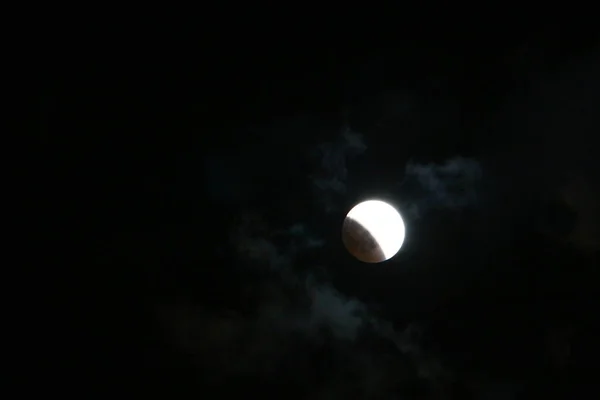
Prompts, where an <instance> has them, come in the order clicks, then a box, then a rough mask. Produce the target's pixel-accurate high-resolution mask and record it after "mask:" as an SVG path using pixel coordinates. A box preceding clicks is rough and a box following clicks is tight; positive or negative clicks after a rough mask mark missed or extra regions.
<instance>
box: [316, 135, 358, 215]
mask: <svg viewBox="0 0 600 400" xmlns="http://www.w3.org/2000/svg"><path fill="white" fill-rule="evenodd" d="M366 149H367V146H366V144H365V142H364V140H363V137H362V135H361V134H360V133H358V132H355V131H353V130H351V129H350V128H348V127H345V128H344V129H343V130H342V132H341V134H340V135H339V136H338V137H337V138H335V139H334V140H333V141H330V142H326V143H322V144H320V145H319V146H317V148H316V149H315V150H314V151H313V152H311V158H313V159H314V160H316V169H315V171H314V173H313V174H312V175H311V180H312V184H313V187H314V189H315V192H316V194H317V196H318V199H319V201H320V202H321V203H322V204H323V205H324V206H325V209H326V211H332V210H333V209H334V208H335V206H334V203H335V199H336V197H337V196H339V195H342V194H344V193H346V183H347V179H348V168H347V161H348V160H349V159H351V158H352V157H356V156H358V155H360V154H362V153H364V152H365V151H366Z"/></svg>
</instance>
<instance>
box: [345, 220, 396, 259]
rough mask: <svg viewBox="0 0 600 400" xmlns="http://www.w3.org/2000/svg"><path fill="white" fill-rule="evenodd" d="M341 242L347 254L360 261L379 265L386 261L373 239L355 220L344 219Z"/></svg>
mask: <svg viewBox="0 0 600 400" xmlns="http://www.w3.org/2000/svg"><path fill="white" fill-rule="evenodd" d="M342 241H343V243H344V246H346V249H347V250H348V252H349V253H350V254H352V255H353V256H354V257H356V258H357V259H358V260H360V261H363V262H367V263H379V262H382V261H385V260H386V257H385V254H384V253H383V250H382V249H381V247H380V246H379V243H377V240H375V237H374V236H373V235H371V233H370V232H369V231H368V230H367V229H366V228H365V227H364V226H363V225H361V224H360V223H359V222H358V221H356V220H355V219H352V218H349V217H346V219H345V220H344V225H343V226H342Z"/></svg>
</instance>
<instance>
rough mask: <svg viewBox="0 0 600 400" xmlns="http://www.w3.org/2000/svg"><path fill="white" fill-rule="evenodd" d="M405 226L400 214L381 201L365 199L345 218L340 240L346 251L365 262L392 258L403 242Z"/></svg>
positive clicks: (377, 261)
mask: <svg viewBox="0 0 600 400" xmlns="http://www.w3.org/2000/svg"><path fill="white" fill-rule="evenodd" d="M404 235H405V227H404V221H403V220H402V217H401V216H400V213H399V212H398V211H397V210H396V209H395V208H394V207H392V206H391V205H389V204H388V203H386V202H383V201H380V200H367V201H364V202H362V203H359V204H357V205H356V206H354V207H353V208H352V209H351V210H350V211H349V212H348V214H347V215H346V218H345V219H344V224H343V227H342V241H343V243H344V246H345V247H346V250H348V252H349V253H350V254H351V255H352V256H354V257H355V258H357V259H358V260H360V261H362V262H366V263H371V264H375V263H380V262H383V261H386V260H389V259H390V258H392V257H394V256H395V255H396V253H398V251H399V250H400V248H401V247H402V244H403V243H404Z"/></svg>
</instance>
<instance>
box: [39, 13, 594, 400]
mask: <svg viewBox="0 0 600 400" xmlns="http://www.w3.org/2000/svg"><path fill="white" fill-rule="evenodd" d="M265 18H266V17H265ZM409 19H410V18H408V17H404V20H403V22H402V21H401V23H400V22H399V23H397V24H393V23H390V22H389V21H387V22H386V21H384V20H381V21H379V22H378V23H376V21H375V22H374V21H370V22H364V23H363V24H358V23H356V24H355V23H350V22H349V21H345V20H344V18H342V17H339V19H338V20H337V22H335V23H334V22H327V19H326V18H324V21H323V22H322V23H318V24H317V23H314V24H309V23H308V22H307V21H305V23H304V24H300V25H302V26H303V27H302V28H300V27H299V26H300V25H299V26H298V27H297V26H296V25H293V24H291V23H289V24H288V23H287V22H286V23H279V24H277V25H278V26H275V24H270V23H267V22H260V21H257V20H252V21H250V20H251V18H249V21H248V22H247V23H246V24H245V25H244V24H235V27H236V29H233V28H231V29H224V30H223V31H222V32H221V33H216V32H212V31H210V32H209V29H208V28H206V29H205V28H204V25H205V23H198V24H197V25H188V23H187V22H181V23H176V22H174V21H171V22H170V23H168V24H166V23H165V25H164V27H165V31H164V32H163V31H161V29H160V26H158V25H160V24H158V25H157V24H154V23H150V22H145V23H143V24H141V25H144V26H146V25H147V28H148V29H145V28H142V27H141V26H140V28H139V29H130V27H126V24H123V26H122V27H120V28H117V27H111V28H110V29H109V28H106V29H107V31H102V30H98V31H96V32H95V33H94V34H93V35H90V36H89V37H87V38H86V39H85V45H78V46H75V47H74V49H76V51H75V50H74V51H73V52H71V51H69V50H67V47H68V46H65V49H64V54H63V52H62V51H61V52H60V55H59V51H58V50H56V57H54V58H53V60H51V61H49V64H48V66H47V72H48V73H47V74H46V77H47V79H46V80H45V85H44V86H43V90H42V96H41V116H42V128H41V130H40V140H41V143H42V145H43V146H44V148H45V149H47V150H48V152H47V153H48V154H49V159H50V161H51V162H50V163H48V164H47V168H48V172H56V173H57V174H56V175H54V174H53V175H52V176H53V178H52V179H54V180H52V179H51V178H50V174H48V175H47V176H48V180H47V181H46V182H45V186H44V189H46V190H47V191H48V192H47V195H46V198H47V199H48V200H47V201H46V202H45V207H47V211H48V212H49V213H48V214H49V215H50V214H52V216H51V217H49V221H53V222H52V223H51V222H49V223H48V233H52V229H54V228H52V226H57V224H60V226H66V227H68V228H69V230H70V232H72V233H73V235H69V236H64V237H62V236H59V235H55V236H57V237H56V238H55V239H56V240H57V241H58V242H60V244H57V247H56V249H59V251H62V250H60V249H64V250H65V254H69V255H73V257H74V258H77V265H78V267H77V272H76V274H75V275H74V276H76V278H74V277H73V278H68V277H66V278H65V279H67V280H69V279H70V280H76V281H77V290H76V291H75V292H76V293H74V294H73V295H72V297H69V299H68V302H69V303H71V304H75V308H76V309H77V310H78V311H77V317H76V321H77V322H76V325H77V326H78V327H79V328H83V329H77V332H79V331H82V333H81V334H72V335H68V337H69V339H68V340H67V341H69V342H72V343H74V344H76V345H77V346H76V347H77V349H78V350H77V351H76V352H75V353H73V355H72V357H71V355H69V356H68V358H69V360H71V361H72V362H73V363H72V365H73V366H75V367H76V368H77V370H79V372H81V374H82V376H83V375H85V376H86V378H85V379H83V378H82V379H81V380H78V382H80V383H81V384H82V385H83V384H84V383H83V382H86V385H88V383H87V382H89V385H88V386H87V387H88V389H89V388H98V390H102V389H104V388H109V387H110V388H112V387H119V388H121V387H122V388H127V389H130V390H132V391H133V392H134V393H138V394H140V395H141V394H148V393H154V394H156V395H157V396H161V397H162V396H169V397H171V398H173V397H176V398H179V397H185V398H197V399H200V398H206V399H217V398H219V399H220V398H226V397H228V396H261V398H265V397H266V398H285V399H311V400H312V399H315V400H316V399H338V398H343V399H498V400H500V399H529V398H533V397H536V396H544V397H545V398H557V399H558V398H561V399H563V398H564V399H567V398H569V399H570V398H578V397H580V396H584V395H585V396H591V397H592V398H593V397H594V396H596V395H598V394H600V390H598V388H597V387H596V385H597V379H596V375H597V373H596V372H595V370H594V368H595V366H594V365H595V364H596V363H597V360H598V355H599V352H598V350H599V349H600V345H599V344H598V341H597V337H598V332H597V331H596V330H595V325H598V324H599V323H600V321H599V319H600V318H599V317H600V314H599V313H598V306H600V298H599V296H598V285H599V284H600V270H599V269H598V268H599V267H598V264H599V262H598V255H599V251H600V209H599V204H600V161H599V158H598V144H597V140H598V138H597V134H598V133H599V132H600V113H599V112H598V110H597V107H598V106H600V47H599V46H598V42H597V40H596V38H597V35H596V32H595V31H594V29H593V26H591V25H590V26H586V25H585V24H583V23H580V24H577V25H575V28H576V29H573V30H571V31H568V30H567V29H566V28H565V29H558V28H557V27H556V25H555V24H553V23H550V22H548V23H547V24H544V23H541V22H538V23H532V22H531V21H529V22H528V23H525V22H524V23H522V24H520V25H519V24H517V23H516V22H515V23H508V22H507V21H502V23H501V21H498V22H497V23H494V22H489V21H488V22H485V23H483V22H482V23H480V24H467V23H459V22H457V23H455V24H446V25H447V26H445V25H444V26H442V25H438V24H435V27H431V26H429V25H427V24H418V23H409V21H408V20H409ZM465 20H467V18H466V17H465ZM432 23H433V22H432ZM369 24H375V25H377V28H376V29H370V28H369ZM292 25H293V26H292ZM161 26H162V25H161ZM399 26H402V27H403V28H399ZM109 31H110V32H109ZM375 31H376V32H375ZM73 40H74V39H73V38H71V41H73ZM50 170H51V171H50ZM44 176H46V175H44ZM370 198H377V199H382V200H386V201H388V202H390V203H392V204H393V205H394V206H395V207H396V208H397V209H398V210H399V211H400V213H401V214H402V216H403V218H404V220H405V223H406V230H407V235H406V241H405V243H404V246H403V247H402V249H401V251H400V252H399V253H398V254H397V255H396V256H395V257H394V258H392V259H391V260H389V261H386V262H384V263H381V264H364V263H361V262H359V261H357V260H355V259H354V258H352V257H351V256H350V255H349V254H348V253H347V252H346V250H345V249H344V247H343V244H342V240H341V227H342V222H343V219H344V217H345V215H346V213H347V212H348V211H349V209H350V208H351V207H352V206H354V205H355V204H356V203H358V202H360V201H361V200H366V199H370ZM53 207H56V209H59V208H60V209H62V210H66V212H65V213H64V214H60V217H59V216H58V214H56V213H55V212H54V213H53V210H54V209H53ZM59 218H60V220H59ZM75 253H77V255H76V254H75ZM79 253H81V257H79V255H78V254H79ZM84 332H85V333H84ZM65 357H67V356H66V355H65ZM94 390H96V389H94ZM114 393H115V392H113V394H114ZM116 393H119V392H116Z"/></svg>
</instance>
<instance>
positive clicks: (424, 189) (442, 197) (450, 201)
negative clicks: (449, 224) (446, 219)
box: [404, 157, 483, 215]
mask: <svg viewBox="0 0 600 400" xmlns="http://www.w3.org/2000/svg"><path fill="white" fill-rule="evenodd" d="M482 176H483V172H482V169H481V166H480V164H479V163H478V162H477V161H475V160H472V159H468V158H463V157H455V158H451V159H449V160H447V161H446V162H444V163H442V164H434V163H427V164H418V163H415V162H412V161H411V162H409V163H408V164H407V165H406V169H405V181H404V182H405V183H407V182H411V181H412V183H413V184H414V183H416V186H417V187H418V191H419V192H420V196H419V197H418V200H417V201H416V202H414V203H413V204H411V205H410V206H409V211H410V210H411V209H412V214H414V215H418V214H419V213H421V212H423V211H425V210H427V209H430V208H449V209H460V208H464V207H467V206H472V205H475V204H476V203H477V201H478V198H479V196H478V195H479V192H478V189H479V184H480V182H481V180H482Z"/></svg>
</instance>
